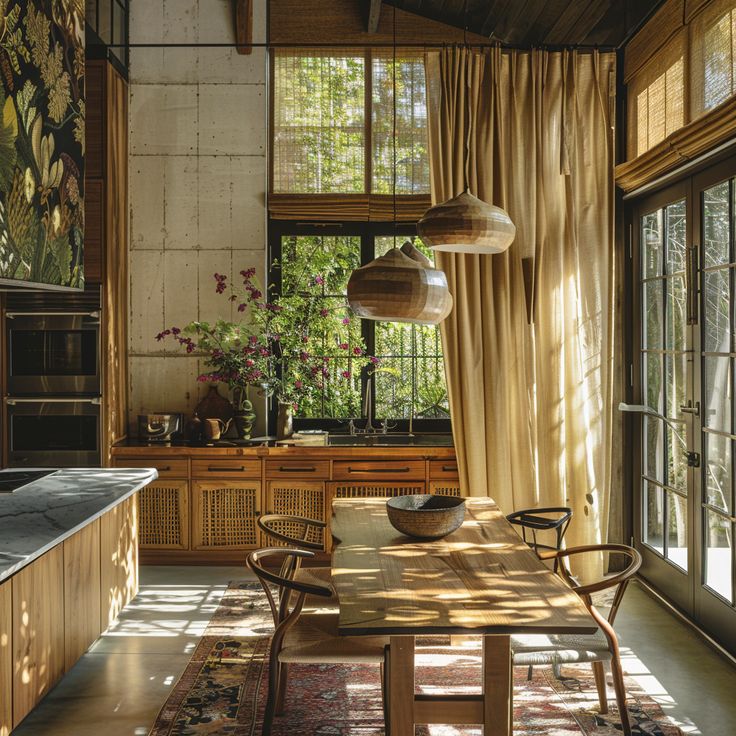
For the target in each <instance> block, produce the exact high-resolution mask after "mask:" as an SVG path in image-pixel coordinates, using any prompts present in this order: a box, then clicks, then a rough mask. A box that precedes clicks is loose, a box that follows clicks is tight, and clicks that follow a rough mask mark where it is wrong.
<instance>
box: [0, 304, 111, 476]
mask: <svg viewBox="0 0 736 736" xmlns="http://www.w3.org/2000/svg"><path fill="white" fill-rule="evenodd" d="M61 306H62V305H58V306H57V305H56V303H54V302H52V304H51V305H50V306H49V305H48V303H44V302H43V301H42V302H41V303H40V304H39V303H37V302H31V303H30V304H29V303H28V302H24V301H22V300H17V299H16V300H13V301H12V302H10V303H9V304H8V307H7V309H6V312H5V341H6V351H5V354H6V356H7V360H6V366H5V370H6V375H5V387H6V395H5V396H4V400H3V411H4V417H3V419H4V421H3V426H4V428H5V436H6V447H5V449H6V458H7V465H8V466H9V467H51V466H53V467H81V466H84V467H96V466H99V465H100V463H101V453H100V444H101V429H102V427H101V416H100V415H101V400H100V396H101V389H102V379H101V370H100V369H101V366H100V352H101V350H100V308H99V298H98V299H97V301H96V302H95V301H93V300H92V299H90V297H89V296H88V295H85V296H84V297H82V298H78V300H77V302H76V303H71V304H70V303H69V302H65V303H64V305H63V306H64V308H63V309H61V308H60V307H61ZM55 307H56V308H55Z"/></svg>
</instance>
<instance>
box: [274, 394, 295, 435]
mask: <svg viewBox="0 0 736 736" xmlns="http://www.w3.org/2000/svg"><path fill="white" fill-rule="evenodd" d="M293 434H294V407H293V406H292V405H291V404H290V403H288V402H286V403H285V402H282V401H280V402H279V413H278V416H277V417H276V439H278V440H286V439H289V437H291V436H292V435H293Z"/></svg>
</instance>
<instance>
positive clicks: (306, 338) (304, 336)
mask: <svg viewBox="0 0 736 736" xmlns="http://www.w3.org/2000/svg"><path fill="white" fill-rule="evenodd" d="M302 342H303V343H305V344H306V343H308V342H309V337H308V336H307V335H302Z"/></svg>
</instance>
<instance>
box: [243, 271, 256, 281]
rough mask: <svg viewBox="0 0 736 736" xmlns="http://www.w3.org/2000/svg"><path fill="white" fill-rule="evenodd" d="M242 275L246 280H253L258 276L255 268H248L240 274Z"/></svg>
mask: <svg viewBox="0 0 736 736" xmlns="http://www.w3.org/2000/svg"><path fill="white" fill-rule="evenodd" d="M240 275H241V276H242V277H243V278H244V279H252V278H253V277H254V276H255V275H256V270H255V268H246V269H245V270H243V271H241V272H240Z"/></svg>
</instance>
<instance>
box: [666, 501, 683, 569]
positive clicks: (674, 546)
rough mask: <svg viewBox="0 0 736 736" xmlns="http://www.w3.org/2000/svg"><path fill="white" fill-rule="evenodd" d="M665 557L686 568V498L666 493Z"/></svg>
mask: <svg viewBox="0 0 736 736" xmlns="http://www.w3.org/2000/svg"><path fill="white" fill-rule="evenodd" d="M667 501H668V503H667V508H668V517H669V519H668V522H667V559H669V560H671V561H672V562H674V563H675V564H676V565H678V566H679V567H681V568H682V569H683V570H687V499H686V498H682V496H678V495H677V494H676V493H668V494H667Z"/></svg>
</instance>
